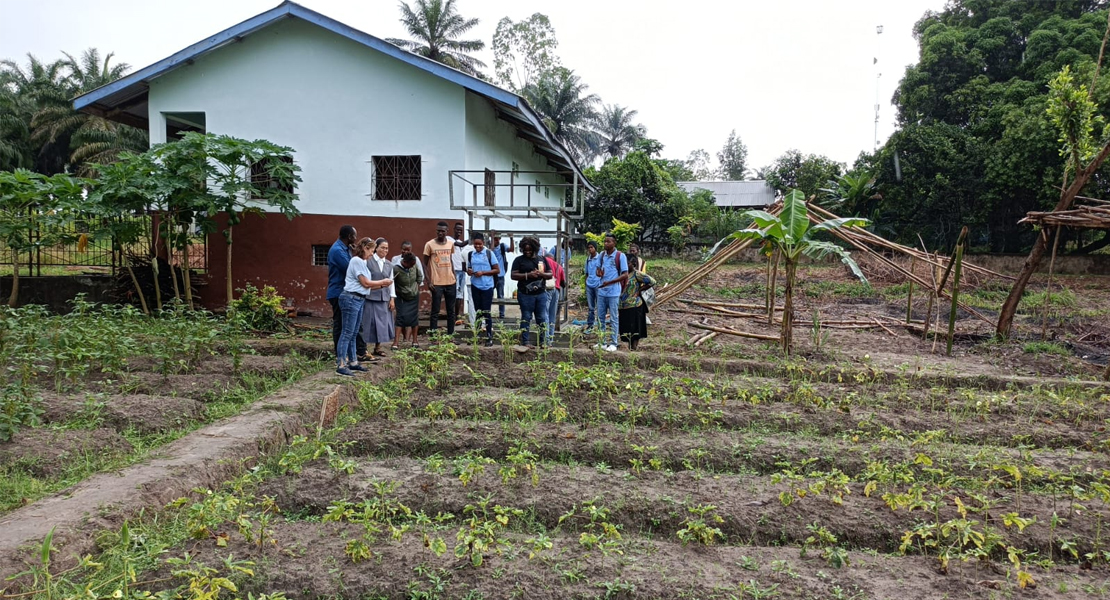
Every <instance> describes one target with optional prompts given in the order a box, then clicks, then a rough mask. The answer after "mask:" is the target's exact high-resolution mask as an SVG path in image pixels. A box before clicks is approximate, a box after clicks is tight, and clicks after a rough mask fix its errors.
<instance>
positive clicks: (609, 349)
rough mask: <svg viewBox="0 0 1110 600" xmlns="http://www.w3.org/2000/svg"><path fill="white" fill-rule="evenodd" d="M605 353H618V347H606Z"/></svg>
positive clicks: (610, 345)
mask: <svg viewBox="0 0 1110 600" xmlns="http://www.w3.org/2000/svg"><path fill="white" fill-rule="evenodd" d="M605 351H606V352H616V351H617V347H616V346H614V345H613V344H609V345H608V346H606V347H605Z"/></svg>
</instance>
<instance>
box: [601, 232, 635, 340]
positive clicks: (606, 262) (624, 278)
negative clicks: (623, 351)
mask: <svg viewBox="0 0 1110 600" xmlns="http://www.w3.org/2000/svg"><path fill="white" fill-rule="evenodd" d="M604 246H605V252H602V253H601V254H600V255H599V256H600V257H601V266H600V267H598V268H597V269H595V270H594V273H595V274H597V276H598V277H600V278H601V283H600V284H598V287H597V320H598V323H601V324H602V327H603V331H602V337H601V342H602V343H604V341H605V336H606V334H607V335H608V337H609V343H608V344H605V346H604V348H605V350H606V351H607V352H616V351H617V340H618V339H619V338H618V337H617V336H619V335H620V301H621V290H622V289H623V288H624V284H625V283H627V282H628V260H627V259H626V258H625V256H624V254H622V253H621V252H620V251H619V250H617V239H616V238H614V237H613V235H612V234H607V235H606V236H605V242H604ZM606 316H608V320H606ZM606 330H607V331H606ZM601 346H602V344H601V343H599V344H598V347H601Z"/></svg>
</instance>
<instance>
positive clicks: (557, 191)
mask: <svg viewBox="0 0 1110 600" xmlns="http://www.w3.org/2000/svg"><path fill="white" fill-rule="evenodd" d="M465 156H466V167H465V168H466V170H473V171H480V170H483V169H491V170H493V171H511V170H512V168H513V162H516V163H517V165H518V166H519V169H520V171H554V170H555V167H553V166H552V165H549V164H548V163H547V159H545V158H544V157H542V156H540V155H539V154H536V153H535V149H534V147H533V146H532V144H531V143H530V142H528V141H526V140H524V139H521V138H520V137H519V136H518V135H517V130H516V128H515V127H514V126H512V125H510V124H509V123H506V122H505V121H503V120H500V119H498V118H497V113H496V112H495V110H494V108H493V106H492V105H491V104H490V102H489V101H488V100H486V99H485V98H483V97H481V96H479V95H477V94H474V93H467V94H466V144H465ZM466 178H467V179H469V180H470V181H474V182H478V183H481V182H483V175H482V174H481V173H470V174H467V175H466ZM509 180H510V178H509V177H508V176H507V175H505V174H502V173H499V174H498V177H497V182H498V183H499V184H503V183H508V182H509ZM536 180H539V181H540V182H541V183H542V184H544V185H551V186H554V185H556V184H562V183H564V182H565V180H564V179H563V178H562V177H561V176H558V175H555V174H535V173H521V174H520V175H519V177H518V178H517V179H516V180H515V183H518V184H525V185H528V184H532V185H531V186H530V188H531V191H530V193H531V203H532V205H535V206H559V204H560V203H561V202H562V200H563V194H564V191H565V189H566V188H565V187H551V188H549V195H548V197H546V198H545V197H544V193H543V191H542V190H539V191H537V189H536V187H535V185H534V184H535V182H536ZM463 187H464V189H463V190H461V191H460V190H459V181H458V180H456V182H455V197H456V200H457V201H461V200H463V196H464V194H467V196H466V200H467V201H468V202H472V201H473V196H472V195H470V194H472V192H471V187H470V186H469V185H466V184H463ZM513 193H514V200H513V201H514V203H516V204H526V203H527V200H528V198H527V194H528V193H529V188H526V187H517V188H515V189H514V191H513ZM508 194H509V188H507V187H499V188H498V190H497V204H508V203H509V199H508ZM482 198H483V190H482V188H479V189H478V202H479V203H481V202H482ZM475 227H476V228H477V229H479V230H481V229H484V221H483V220H480V219H475ZM555 227H556V219H555V217H554V215H550V221H543V220H541V219H535V218H533V219H524V218H517V219H514V220H513V221H506V220H503V219H497V218H493V219H490V228H491V229H507V230H523V229H534V230H538V231H552V232H553V231H554V230H555ZM519 240H520V236H516V241H519ZM540 241H541V242H542V243H543V244H544V246H545V247H546V246H549V245H552V244H554V238H553V237H551V236H542V235H541V236H540Z"/></svg>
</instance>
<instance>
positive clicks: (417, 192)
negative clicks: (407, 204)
mask: <svg viewBox="0 0 1110 600" xmlns="http://www.w3.org/2000/svg"><path fill="white" fill-rule="evenodd" d="M373 169H374V172H373V175H372V180H373V181H372V186H373V189H374V195H373V199H374V200H420V198H421V187H420V156H375V157H374V160H373Z"/></svg>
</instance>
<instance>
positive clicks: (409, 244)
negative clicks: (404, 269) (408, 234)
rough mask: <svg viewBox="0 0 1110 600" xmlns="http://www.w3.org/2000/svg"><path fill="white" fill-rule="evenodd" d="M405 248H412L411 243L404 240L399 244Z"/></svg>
mask: <svg viewBox="0 0 1110 600" xmlns="http://www.w3.org/2000/svg"><path fill="white" fill-rule="evenodd" d="M405 246H408V247H410V248H411V247H412V242H410V241H408V240H405V241H403V242H401V247H402V248H404V247H405Z"/></svg>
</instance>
